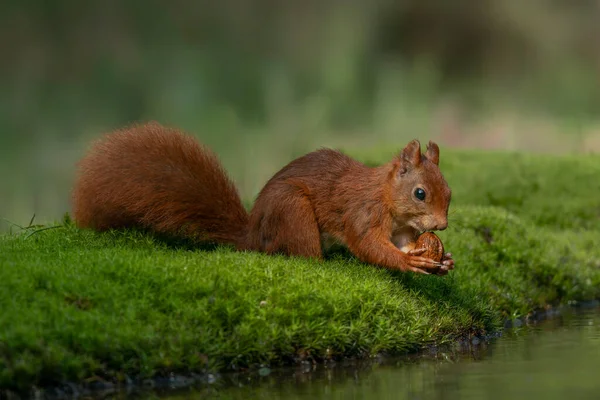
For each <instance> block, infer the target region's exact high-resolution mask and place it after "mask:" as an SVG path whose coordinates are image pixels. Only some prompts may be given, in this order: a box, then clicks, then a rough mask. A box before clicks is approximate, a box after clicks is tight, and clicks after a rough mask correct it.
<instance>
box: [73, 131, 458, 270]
mask: <svg viewBox="0 0 600 400" xmlns="http://www.w3.org/2000/svg"><path fill="white" fill-rule="evenodd" d="M438 161H439V149H438V146H437V145H436V144H435V143H432V142H430V143H429V145H428V149H427V152H426V153H425V155H422V154H421V148H420V145H419V142H418V141H416V140H415V141H412V142H410V143H409V144H408V145H407V146H406V148H405V149H404V150H403V151H402V152H401V153H400V154H399V155H398V156H397V157H395V158H394V159H393V160H392V161H390V162H389V163H387V164H385V165H382V166H380V167H376V168H370V167H367V166H365V165H363V164H361V163H359V162H357V161H355V160H353V159H351V158H349V157H347V156H346V155H344V154H342V153H340V152H337V151H334V150H329V149H322V150H318V151H315V152H312V153H309V154H307V155H305V156H303V157H300V158H298V159H296V160H294V161H292V162H291V163H289V164H288V165H287V166H285V167H284V168H282V169H281V170H280V171H279V172H278V173H277V174H275V176H273V177H272V178H271V179H270V180H269V182H267V184H266V185H265V187H264V188H263V189H262V191H261V192H260V194H259V196H258V198H257V200H256V203H255V205H254V207H253V209H252V211H251V213H250V216H248V215H247V213H246V211H245V210H244V209H243V207H242V204H241V201H240V199H239V196H238V193H237V190H236V189H235V187H234V185H233V183H232V182H231V181H230V180H229V179H228V178H227V176H226V174H225V172H224V171H223V169H222V167H221V164H220V163H219V161H218V159H217V157H216V156H215V155H214V154H213V153H212V152H211V151H210V150H209V149H207V148H206V147H203V146H201V145H199V144H198V143H197V142H196V141H195V140H193V139H192V138H190V137H188V136H185V135H183V134H181V133H179V132H177V131H175V130H172V129H167V128H164V127H162V126H160V125H158V124H156V123H152V124H147V125H141V126H134V127H132V128H129V129H125V130H121V131H117V132H116V133H113V134H111V135H109V136H107V137H105V138H104V139H103V140H102V141H100V142H99V143H97V144H96V145H95V146H94V147H93V148H92V150H91V151H90V153H89V154H88V155H87V156H86V157H85V158H84V159H83V160H82V161H81V163H80V175H79V179H78V181H77V183H76V185H75V191H74V205H75V219H76V221H77V223H78V224H79V225H80V226H82V227H91V228H95V229H98V230H102V229H107V228H120V227H131V226H141V227H146V228H149V229H152V230H154V231H157V232H163V233H170V234H174V235H177V234H179V235H183V236H185V237H193V238H200V239H203V240H208V241H214V242H219V243H233V244H235V245H236V246H237V247H238V249H247V250H254V251H261V252H265V253H268V254H274V253H281V254H286V255H296V256H303V257H310V258H316V259H320V258H321V257H322V253H323V244H324V242H326V241H327V240H329V239H333V240H334V241H337V242H339V243H342V244H344V245H346V246H347V247H348V249H349V250H350V251H351V252H352V253H353V254H354V255H356V256H357V257H358V258H359V259H361V260H363V261H365V262H368V263H371V264H376V265H380V266H384V267H387V268H391V269H398V270H401V271H414V272H424V271H426V270H427V269H431V270H434V269H437V268H439V264H438V263H437V262H435V261H433V260H430V259H426V258H423V257H419V254H421V253H422V252H423V251H414V250H413V251H409V252H403V251H401V250H399V247H401V244H403V243H405V242H406V241H407V240H414V238H416V236H418V234H419V233H421V232H423V231H428V230H436V229H445V228H446V226H447V213H448V205H449V203H450V189H449V188H448V185H447V183H446V181H445V180H444V178H443V176H442V174H441V173H440V171H439V168H438V165H437V164H438ZM417 187H420V188H422V189H424V190H425V192H426V198H425V201H421V200H418V199H417V198H416V197H415V194H414V191H415V188H417ZM452 264H453V261H452Z"/></svg>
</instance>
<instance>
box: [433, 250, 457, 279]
mask: <svg viewBox="0 0 600 400" xmlns="http://www.w3.org/2000/svg"><path fill="white" fill-rule="evenodd" d="M453 269H454V259H453V258H452V253H446V254H444V257H442V266H441V267H440V269H439V270H438V272H437V275H447V274H448V272H450V271H451V270H453Z"/></svg>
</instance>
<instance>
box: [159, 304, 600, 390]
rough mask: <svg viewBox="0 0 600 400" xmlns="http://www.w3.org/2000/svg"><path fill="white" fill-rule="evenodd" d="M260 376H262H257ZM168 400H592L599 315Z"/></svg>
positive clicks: (229, 382) (220, 385)
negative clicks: (530, 399) (541, 399)
mask: <svg viewBox="0 0 600 400" xmlns="http://www.w3.org/2000/svg"><path fill="white" fill-rule="evenodd" d="M261 374H262V376H261ZM159 395H160V396H161V397H163V398H164V399H167V400H175V399H206V398H219V399H267V400H268V399H282V398H285V399H519V398H523V399H525V398H543V399H545V400H550V399H565V398H573V399H600V308H598V307H595V308H587V309H577V310H576V309H565V310H563V311H561V313H560V314H559V315H554V316H552V317H549V318H548V319H546V320H545V321H543V322H540V323H537V324H535V325H534V326H529V327H520V328H514V329H511V330H508V331H505V332H504V334H503V335H502V337H500V338H498V339H493V340H491V341H490V342H482V343H479V344H478V345H472V344H471V345H467V344H465V343H463V344H456V345H455V346H453V347H452V348H448V349H444V350H443V351H442V350H439V351H429V352H427V353H426V354H421V355H418V356H412V357H403V358H400V359H385V360H378V361H372V362H363V363H358V364H349V365H342V364H337V365H335V366H331V367H324V366H322V365H319V366H317V367H312V366H310V365H306V366H302V367H297V368H294V369H291V370H290V369H282V370H277V371H268V370H262V371H261V373H258V372H256V373H253V374H251V375H243V374H239V375H224V376H222V377H220V378H219V379H217V380H216V381H215V382H214V383H212V384H205V385H203V386H196V387H195V388H193V389H189V388H188V389H185V390H182V391H179V392H173V391H169V392H166V393H162V394H161V393H159Z"/></svg>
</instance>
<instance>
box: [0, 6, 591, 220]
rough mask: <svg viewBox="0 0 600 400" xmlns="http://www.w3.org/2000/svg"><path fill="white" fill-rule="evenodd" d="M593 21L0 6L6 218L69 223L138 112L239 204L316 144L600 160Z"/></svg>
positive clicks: (387, 10)
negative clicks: (207, 151) (196, 157)
mask: <svg viewBox="0 0 600 400" xmlns="http://www.w3.org/2000/svg"><path fill="white" fill-rule="evenodd" d="M599 22H600V2H598V1H596V0H545V1H542V0H527V1H523V0H496V1H493V0H452V1H448V0H446V1H443V0H440V1H423V0H406V1H391V0H364V1H358V0H345V1H342V0H337V1H335V0H319V1H315V0H303V1H299V0H295V1H294V0H288V1H274V0H246V1H244V0H218V1H217V0H213V1H207V0H206V1H205V0H202V1H191V0H173V1H170V2H167V1H158V0H144V1H141V0H130V1H117V0H104V1H99V0H89V1H73V0H57V1H53V2H51V1H46V2H43V1H39V0H38V1H34V0H21V1H17V0H4V1H2V4H1V5H0V57H1V61H0V89H1V90H0V181H1V185H0V217H4V218H7V219H9V220H11V221H14V222H16V223H19V224H27V223H28V222H29V219H30V218H31V216H32V215H33V214H34V213H35V214H36V215H37V221H39V222H43V221H51V220H53V219H55V218H59V217H60V216H61V215H62V214H63V213H64V212H65V211H69V210H70V199H69V191H70V187H71V185H72V181H73V176H74V172H75V167H74V165H75V163H76V161H77V159H78V158H79V157H81V155H82V154H83V152H84V150H85V149H86V146H88V145H89V143H90V141H91V140H93V139H94V138H96V137H97V136H98V135H100V134H102V133H104V132H106V131H109V130H112V129H114V128H117V127H120V126H122V125H125V124H128V123H131V122H134V121H141V120H158V121H160V122H161V123H163V124H168V125H175V126H178V127H180V128H183V129H185V130H188V131H189V132H191V133H193V134H194V135H196V136H197V137H198V138H200V140H202V141H203V142H205V143H207V144H208V145H210V146H212V147H213V148H214V149H215V150H216V151H217V152H218V153H219V154H220V155H221V157H222V160H223V163H224V164H225V166H226V168H227V169H228V170H229V171H230V173H231V175H232V177H233V178H234V179H235V180H236V182H237V183H238V185H239V187H240V190H241V192H242V195H243V196H244V198H246V199H251V198H253V196H255V195H256V193H257V192H258V190H259V189H260V188H261V186H262V185H263V184H264V183H265V182H266V180H267V179H268V178H269V177H270V176H271V175H272V174H273V173H274V172H275V171H276V170H277V169H279V168H280V167H281V166H283V165H284V164H285V163H287V162H288V161H290V160H291V159H292V158H293V157H296V156H298V155H300V154H302V153H304V152H307V151H310V150H313V149H315V148H317V147H321V146H332V147H338V148H354V147H368V146H381V145H385V146H393V147H397V148H401V147H402V146H403V145H404V144H405V143H406V141H408V140H409V139H411V138H413V137H417V138H419V139H421V140H424V141H425V140H428V139H430V138H431V139H435V140H437V141H439V143H440V144H441V145H442V146H443V147H446V148H450V147H454V148H474V149H477V148H485V149H507V150H523V151H537V152H550V153H561V152H563V153H564V152H598V151H599V150H600V125H598V117H599V116H600V84H599V83H600V82H599V80H600V74H599V72H600V23H599ZM442 157H443V153H442ZM8 226H9V224H8V223H6V222H0V230H2V229H6V228H7V227H8Z"/></svg>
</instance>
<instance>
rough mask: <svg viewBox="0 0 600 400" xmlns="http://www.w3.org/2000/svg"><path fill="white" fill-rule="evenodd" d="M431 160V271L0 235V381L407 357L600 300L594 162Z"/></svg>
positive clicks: (85, 234) (134, 238) (118, 235)
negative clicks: (435, 261)
mask: <svg viewBox="0 0 600 400" xmlns="http://www.w3.org/2000/svg"><path fill="white" fill-rule="evenodd" d="M373 154H374V153H373ZM443 156H445V158H444V157H443V160H444V161H443V164H442V168H443V169H444V171H445V175H446V176H447V178H448V180H449V182H450V184H451V186H452V188H453V191H454V201H453V206H452V210H451V222H450V228H449V229H448V230H446V231H444V232H442V233H440V236H441V237H442V239H443V240H444V243H445V246H446V248H447V250H449V251H451V252H453V253H454V256H455V259H456V262H457V268H456V270H455V271H454V272H453V273H451V274H450V275H448V276H447V277H444V278H440V277H432V276H420V275H409V274H400V273H396V272H391V271H387V270H384V269H379V268H375V267H372V266H368V265H364V264H361V263H359V262H357V261H356V260H353V259H352V258H348V257H345V256H343V255H340V254H338V255H334V256H333V257H332V258H331V259H330V260H328V261H327V262H323V263H317V262H310V261H306V260H302V259H296V258H285V257H268V256H265V255H261V254H249V253H248V254H246V253H236V252H233V251H231V250H229V249H226V248H218V249H215V250H210V251H206V250H200V249H190V248H189V247H183V246H180V247H176V246H168V245H166V244H165V243H163V242H159V241H158V240H156V239H154V238H152V237H150V236H147V235H144V234H142V233H138V232H110V233H105V234H97V233H93V232H90V231H81V230H78V229H76V228H75V227H73V226H72V225H71V224H70V223H65V224H64V225H63V226H62V227H60V228H58V229H52V230H47V231H43V232H39V233H37V234H34V235H31V236H28V235H25V234H15V235H6V236H2V237H0V265H1V266H2V268H0V289H1V290H0V309H2V310H3V312H2V313H0V324H1V326H2V327H3V329H2V330H0V387H3V388H24V387H27V386H29V385H31V384H51V383H53V382H58V381H64V380H82V379H86V378H89V377H92V376H94V375H99V376H103V377H105V378H109V379H112V380H119V379H124V377H125V375H129V376H142V377H144V376H152V375H154V374H160V373H167V372H170V371H180V372H183V371H204V370H206V369H210V370H216V369H220V370H227V369H231V368H235V367H245V366H252V365H255V364H260V363H268V364H271V365H275V364H285V363H288V362H290V361H293V360H295V359H298V358H303V357H308V358H311V357H313V358H316V359H323V358H327V357H332V356H333V357H346V356H365V355H368V354H374V353H377V352H382V351H383V352H406V351H410V350H414V349H418V348H420V347H422V346H424V345H426V344H432V343H443V342H447V341H449V340H452V339H453V338H455V337H457V336H461V335H465V334H472V333H476V334H481V333H484V332H491V331H493V330H496V329H498V328H499V327H500V326H501V323H502V320H503V318H506V317H513V316H524V315H526V314H528V313H530V312H531V311H533V310H535V309H536V308H539V307H543V306H545V305H547V304H556V303H559V302H566V301H568V300H586V299H593V298H600V265H599V264H598V260H600V249H599V248H598V247H597V246H595V242H596V241H597V237H598V233H599V229H600V228H598V226H597V225H598V224H597V223H595V222H597V220H598V216H597V215H596V214H594V213H597V212H598V210H599V209H600V207H599V206H600V204H599V202H600V200H599V197H598V196H596V197H594V195H595V194H596V193H598V180H597V172H595V171H599V166H600V163H599V162H598V161H596V160H594V159H592V158H591V157H590V158H586V157H578V158H575V157H573V158H550V157H534V156H524V155H518V154H517V155H510V154H489V155H477V154H474V153H450V154H448V155H446V153H444V154H443ZM382 157H383V155H377V156H375V155H371V154H362V157H361V158H362V159H364V160H366V161H368V162H375V161H377V162H380V161H382V160H383V158H382ZM594 218H595V219H594Z"/></svg>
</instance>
